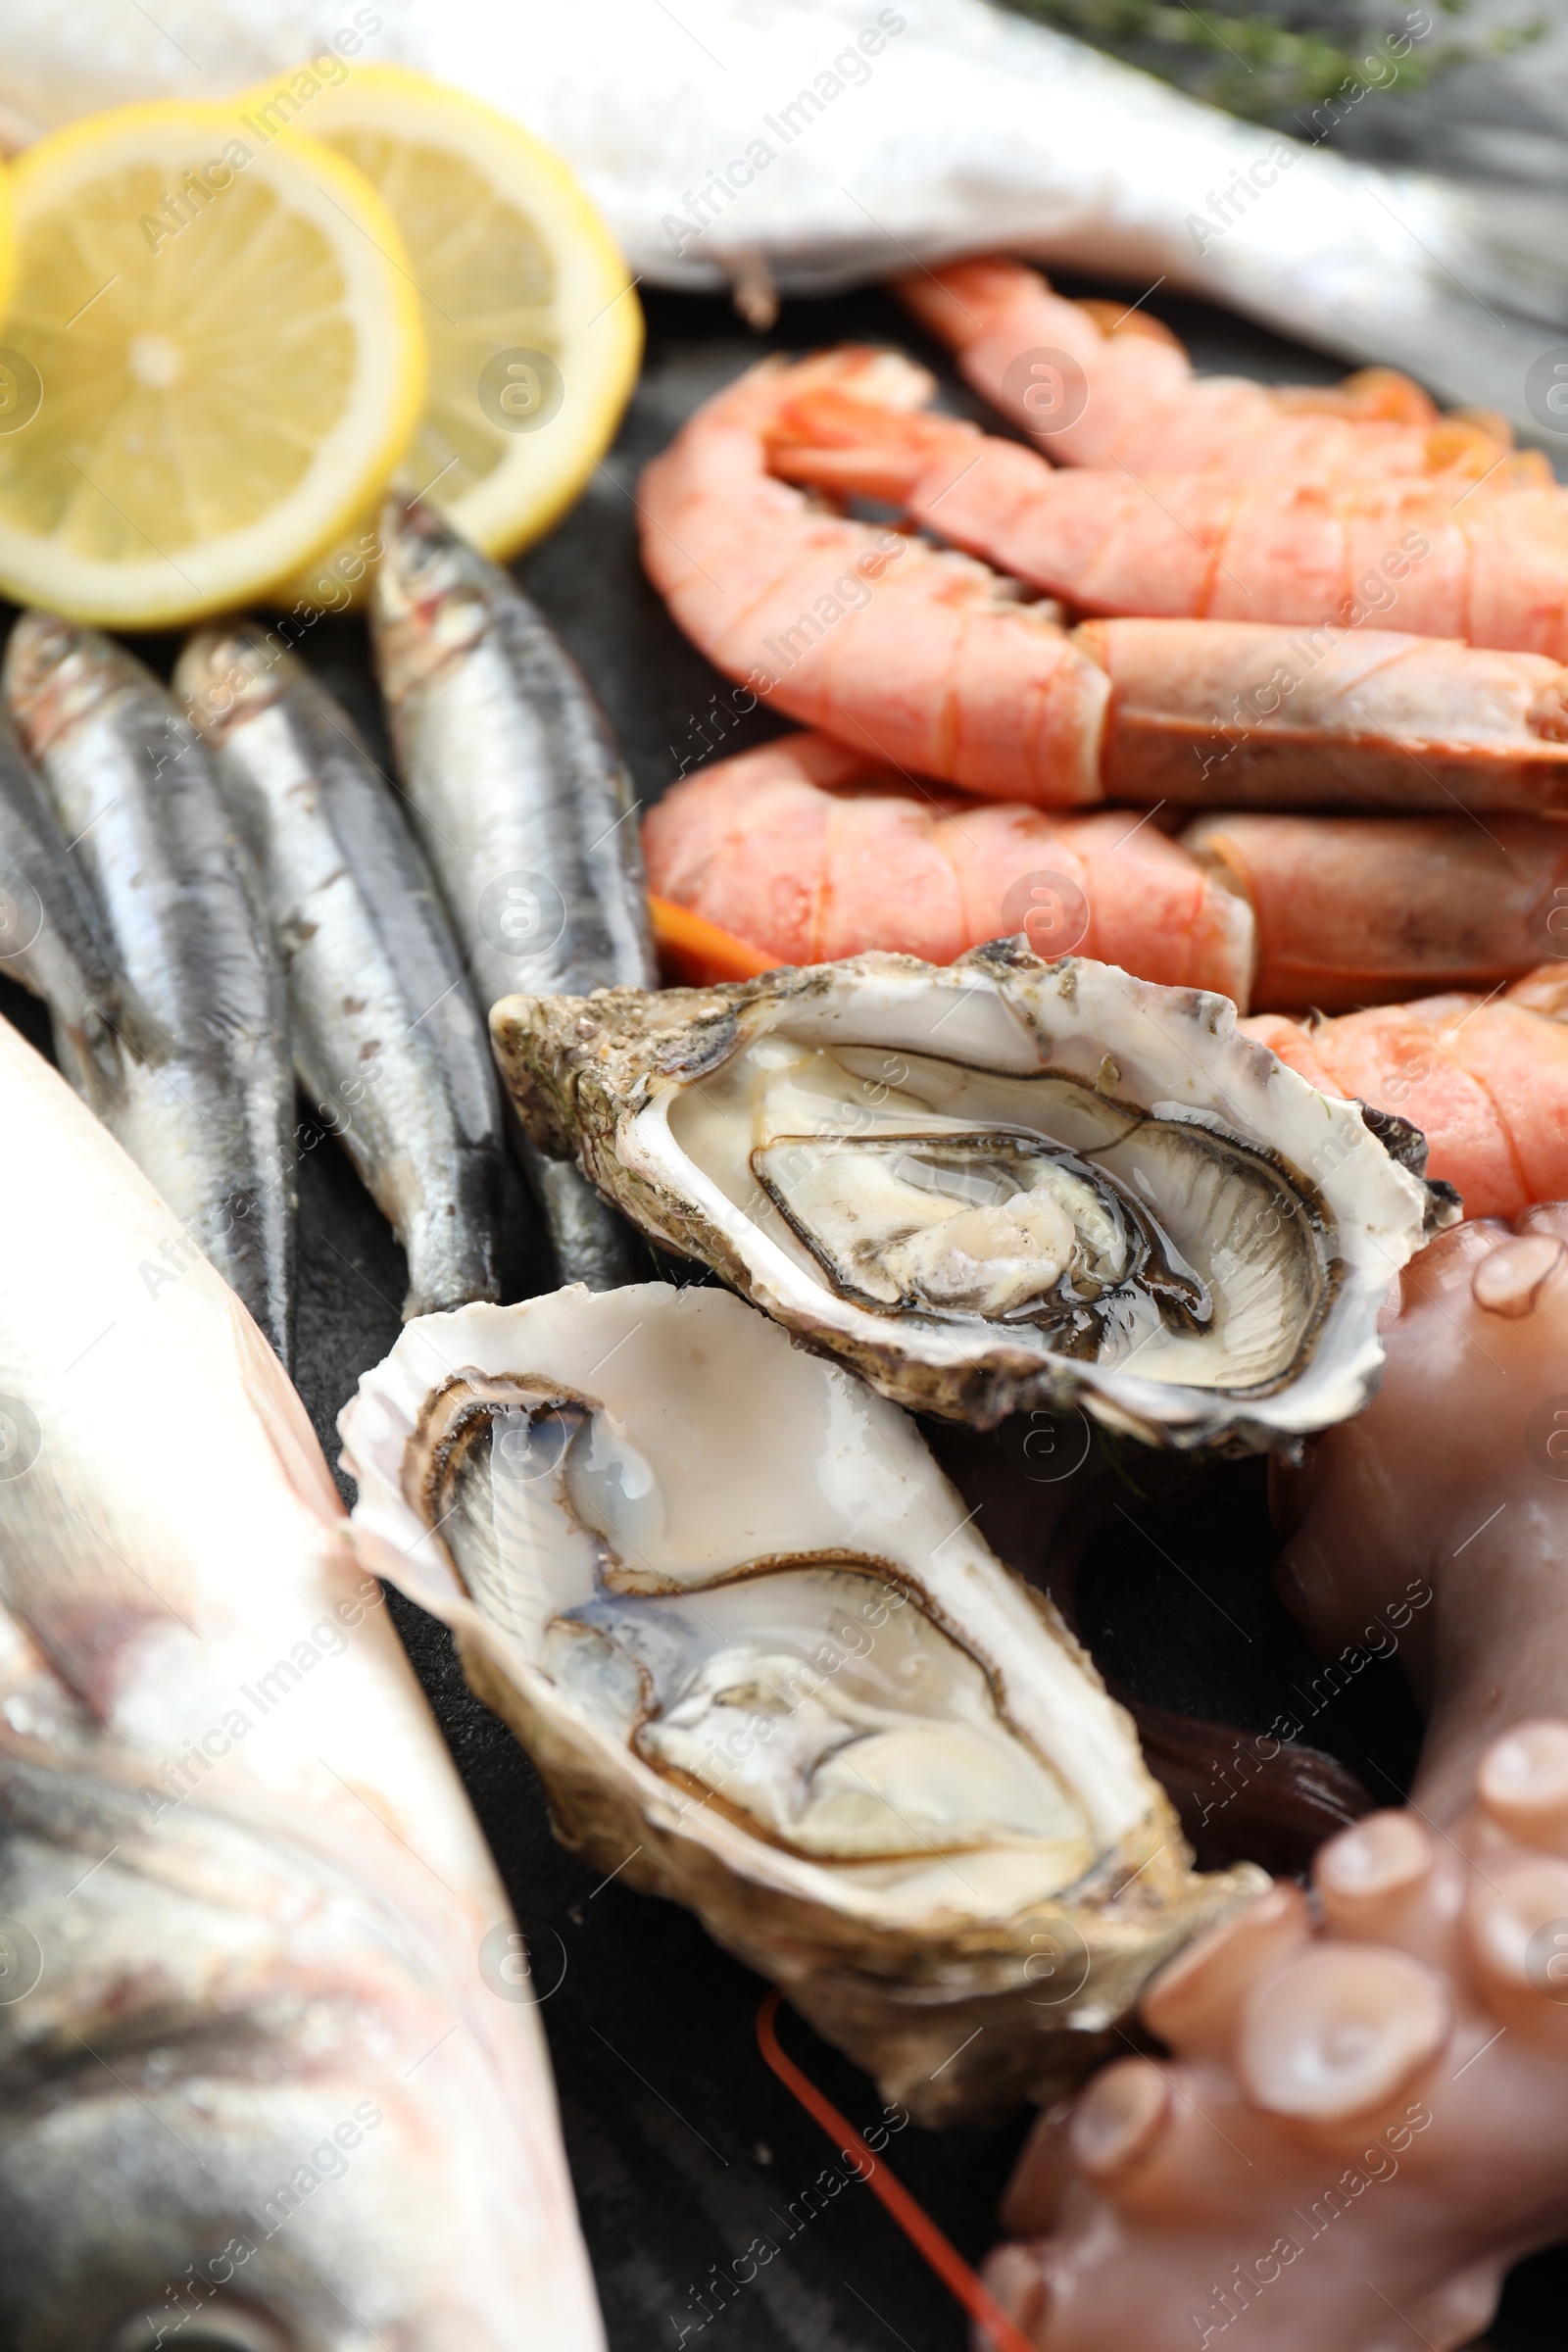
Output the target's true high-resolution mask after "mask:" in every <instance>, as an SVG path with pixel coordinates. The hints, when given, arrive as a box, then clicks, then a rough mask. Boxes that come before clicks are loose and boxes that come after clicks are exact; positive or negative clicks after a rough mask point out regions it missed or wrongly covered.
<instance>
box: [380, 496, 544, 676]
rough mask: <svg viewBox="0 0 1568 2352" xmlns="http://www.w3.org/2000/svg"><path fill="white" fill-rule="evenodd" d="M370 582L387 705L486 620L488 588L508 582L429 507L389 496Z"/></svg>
mask: <svg viewBox="0 0 1568 2352" xmlns="http://www.w3.org/2000/svg"><path fill="white" fill-rule="evenodd" d="M380 543H381V544H380V561H379V562H378V563H377V564H376V565H375V569H374V573H373V581H372V586H371V589H370V632H371V637H372V639H373V642H374V647H375V662H376V670H377V673H378V675H379V677H380V681H381V691H382V692H383V694H384V695H385V696H386V698H387V700H388V701H389V702H390V703H391V704H392V705H393V707H394V709H395V708H396V706H397V705H398V704H399V703H401V702H402V701H403V700H404V698H405V697H406V696H407V695H408V694H409V693H410V692H411V691H412V690H413V689H414V688H415V687H417V686H419V685H422V684H423V683H424V682H425V681H426V680H427V679H428V678H429V677H431V676H432V675H433V674H434V673H435V671H437V670H438V669H441V668H443V667H444V666H445V665H446V664H447V663H448V662H452V661H455V660H457V659H458V658H459V657H460V656H461V655H463V654H464V653H466V651H467V649H468V648H469V647H470V646H472V645H475V644H476V643H477V642H478V640H479V639H480V638H481V637H482V636H483V635H484V633H485V631H486V630H487V629H488V628H489V626H490V625H491V620H492V616H493V613H494V607H495V589H496V586H497V584H498V583H499V584H501V585H502V586H503V587H504V589H505V591H506V593H507V594H508V595H510V594H511V593H512V588H511V582H510V581H508V580H506V578H505V575H504V574H502V573H498V571H497V567H496V566H495V564H492V563H491V562H490V560H489V558H488V557H486V556H482V555H481V554H480V553H479V551H478V549H477V548H476V547H470V546H469V544H468V542H467V541H466V539H463V538H460V537H459V535H458V533H457V532H456V531H455V530H453V528H452V527H451V525H450V523H447V522H445V521H443V519H442V517H441V516H440V515H438V514H437V513H436V512H435V509H434V508H433V507H427V506H424V505H422V504H421V503H420V501H419V500H418V499H417V498H412V499H404V498H399V497H392V498H389V499H388V500H387V502H386V505H385V506H384V507H383V508H382V510H381V519H380Z"/></svg>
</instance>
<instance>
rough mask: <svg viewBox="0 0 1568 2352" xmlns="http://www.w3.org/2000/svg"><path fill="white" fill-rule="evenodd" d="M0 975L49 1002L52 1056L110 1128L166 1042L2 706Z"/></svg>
mask: <svg viewBox="0 0 1568 2352" xmlns="http://www.w3.org/2000/svg"><path fill="white" fill-rule="evenodd" d="M0 976H3V977H4V978H6V979H10V980H16V981H19V982H20V983H21V985H22V986H23V987H24V988H25V989H29V990H30V991H31V993H32V994H33V995H34V996H35V997H40V998H42V1000H43V1002H44V1004H45V1005H48V1007H49V1012H50V1018H51V1026H52V1028H53V1031H54V1041H55V1057H56V1059H57V1060H58V1061H59V1063H60V1066H61V1068H62V1069H63V1070H65V1072H66V1073H67V1075H68V1076H69V1077H70V1079H71V1082H72V1084H73V1086H74V1088H75V1090H76V1092H77V1094H78V1095H80V1096H81V1098H82V1100H83V1102H84V1103H86V1104H87V1105H88V1108H89V1109H90V1110H92V1112H93V1113H94V1114H95V1116H96V1117H98V1118H100V1119H102V1120H104V1121H105V1123H106V1124H108V1125H111V1126H112V1125H113V1124H114V1121H115V1118H116V1116H117V1115H118V1114H120V1113H121V1112H123V1107H124V1102H125V1096H126V1092H127V1089H128V1088H129V1087H130V1086H131V1085H132V1084H133V1083H134V1080H133V1077H132V1074H131V1070H130V1066H129V1065H130V1064H132V1063H134V1062H136V1061H147V1060H157V1059H159V1058H161V1056H162V1055H163V1054H165V1053H167V1051H168V1048H169V1040H168V1038H167V1037H166V1035H165V1033H164V1032H163V1030H162V1029H161V1028H160V1027H159V1025H158V1023H157V1022H156V1021H155V1020H154V1019H153V1018H152V1016H151V1014H150V1013H149V1012H148V1011H147V1009H146V1007H145V1006H144V1005H140V1004H139V1003H138V1002H137V1000H136V997H135V994H134V992H133V991H132V990H131V988H130V987H129V986H128V984H127V982H126V980H125V978H124V975H123V973H122V972H120V971H118V970H117V969H116V966H115V959H114V956H113V954H112V952H111V950H110V947H109V943H108V941H107V940H106V939H105V937H104V932H103V924H102V920H101V918H100V916H99V913H98V909H97V907H96V906H95V905H94V903H93V899H92V894H91V892H90V891H89V890H88V888H87V887H86V885H85V883H84V882H83V880H82V878H81V875H80V873H79V871H78V870H77V867H76V865H75V863H74V861H73V858H72V856H71V852H70V849H69V847H68V844H67V841H66V837H65V835H64V834H63V833H62V832H61V830H60V827H59V826H58V824H57V823H56V822H55V818H54V813H53V811H52V809H50V807H49V804H48V802H47V800H46V799H45V798H44V795H43V791H42V788H41V786H40V783H39V779H38V778H37V776H36V775H35V774H34V773H33V770H32V766H31V764H30V762H29V760H28V759H27V755H26V753H25V751H24V750H23V748H22V739H21V737H20V736H19V735H18V733H17V728H16V722H15V720H14V719H13V718H12V716H11V713H10V711H7V710H6V709H5V708H4V706H3V705H0Z"/></svg>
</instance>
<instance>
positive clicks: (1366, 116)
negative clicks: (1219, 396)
mask: <svg viewBox="0 0 1568 2352" xmlns="http://www.w3.org/2000/svg"><path fill="white" fill-rule="evenodd" d="M1021 4H1026V5H1027V8H1028V10H1029V12H1030V13H1029V14H1028V15H1026V14H1023V13H1019V11H1018V10H1004V9H1002V8H998V7H993V6H991V5H989V0H896V4H891V0H680V4H679V6H678V7H677V8H664V7H662V6H660V7H653V8H651V7H649V6H648V4H647V0H579V5H577V6H575V7H572V8H569V9H567V8H561V7H559V6H550V7H546V6H543V5H541V0H377V5H375V6H351V5H350V0H163V5H162V6H161V7H160V9H159V11H158V22H157V23H156V24H155V23H154V21H153V19H152V17H151V16H150V15H149V14H148V13H147V12H146V11H145V10H143V9H142V8H140V7H139V6H138V5H137V0H77V4H76V5H75V6H74V7H73V8H72V9H70V10H69V11H49V10H42V9H39V8H38V7H37V6H36V4H35V0H0V133H3V135H4V136H5V137H6V139H7V141H8V142H9V143H10V144H11V145H13V146H19V145H24V144H25V143H26V141H27V140H28V139H30V138H32V137H35V136H37V135H38V133H39V132H41V131H42V130H44V129H47V128H51V127H53V126H55V125H56V124H59V123H64V122H67V121H70V120H72V119H73V118H74V117H75V116H77V115H80V114H85V113H87V112H89V111H91V110H93V109H95V108H99V107H104V106H110V105H117V104H123V102H125V101H126V100H128V99H133V98H139V97H153V96H166V95H171V94H174V93H183V94H185V95H188V96H191V97H199V98H212V99H217V98H220V97H221V96H223V95H225V94H226V93H228V92H231V91H235V90H239V89H242V88H244V87H245V86H246V85H247V84H248V83H249V82H251V81H253V80H255V79H256V78H257V77H259V76H261V75H262V74H264V73H270V72H276V71H280V70H282V69H284V68H286V67H289V66H293V65H296V64H297V63H298V61H299V60H301V59H304V58H313V59H314V60H315V61H316V63H315V65H314V67H312V68H309V69H307V70H305V71H303V72H301V73H298V74H297V75H296V77H295V80H294V83H293V84H292V87H293V89H294V90H295V92H296V93H297V96H298V112H297V116H296V118H295V119H296V121H297V122H298V124H299V126H300V127H301V128H304V129H309V127H310V100H311V98H312V96H313V95H314V94H315V92H316V91H317V89H319V88H320V87H322V86H325V85H326V83H328V82H333V81H337V80H340V79H341V78H342V77H343V76H344V75H345V74H346V73H352V71H353V69H354V64H355V61H356V60H357V59H365V60H370V59H374V60H378V61H383V62H387V61H391V62H403V63H406V64H409V65H414V66H418V67H420V68H422V69H423V70H424V71H425V72H427V73H433V74H436V75H438V76H440V77H441V78H443V79H445V80H448V81H451V82H453V83H455V84H456V85H458V86H459V87H463V88H467V89H469V90H471V91H472V92H473V93H474V94H475V95H477V96H480V97H482V98H484V99H486V100H488V101H489V102H490V103H491V104H493V105H497V106H499V107H501V108H502V109H504V110H505V111H507V112H509V113H511V114H513V115H514V116H515V117H516V119H517V120H519V121H520V122H522V123H524V124H525V125H526V126H527V127H528V128H529V129H531V130H533V131H535V132H536V133H538V134H539V135H540V136H541V137H543V138H545V139H546V140H548V141H549V142H550V143H551V144H552V145H553V146H555V147H557V148H559V149H560V151H561V152H562V153H563V154H564V156H565V157H566V159H567V160H568V162H569V163H571V164H572V165H573V166H574V168H575V169H576V171H577V172H578V173H579V174H580V175H581V177H582V179H583V181H584V182H585V184H586V186H587V188H588V191H589V193H590V194H591V195H592V196H593V197H594V198H595V200H596V201H597V202H598V204H599V205H600V206H601V208H602V209H603V211H604V213H605V214H606V216H607V218H608V219H609V221H610V222H611V225H612V226H613V229H614V230H615V232H616V234H617V235H618V237H619V239H620V241H621V244H622V246H623V248H624V250H625V252H626V254H627V257H628V259H629V260H630V262H631V265H632V268H633V270H635V271H636V272H637V273H638V274H639V275H640V276H641V277H643V278H644V279H646V280H647V281H648V282H650V283H652V284H655V285H664V286H680V287H685V288H687V289H689V290H691V291H694V292H695V291H709V292H711V291H714V290H717V289H721V288H723V287H724V286H725V285H729V286H732V287H733V288H734V289H735V290H736V293H737V298H738V299H739V301H740V302H741V305H742V308H743V309H745V310H746V311H747V312H748V315H749V316H751V317H752V318H753V319H755V320H757V321H759V322H760V321H762V320H765V319H766V318H767V317H768V316H769V315H770V312H771V309H772V307H773V306H774V304H775V303H776V301H777V298H778V297H779V296H780V295H787V294H809V293H821V292H827V291H830V290H833V289H837V288H841V287H845V286H850V285H854V284H857V283H858V282H861V281H864V280H867V279H872V278H877V277H881V276H888V275H893V274H896V273H898V272H901V271H905V270H908V268H909V267H910V265H911V262H926V263H929V262H932V261H935V260H938V259H945V258H951V257H952V256H954V255H956V254H959V253H964V252H975V251H981V250H985V249H987V248H992V247H996V248H1007V249H1010V250H1012V251H1015V252H1019V253H1022V254H1026V255H1028V256H1031V257H1033V258H1036V259H1039V260H1041V261H1043V262H1045V263H1046V264H1047V265H1048V266H1049V265H1052V264H1055V265H1057V266H1061V267H1072V268H1075V269H1079V270H1091V271H1095V272H1100V273H1110V274H1112V275H1114V276H1117V277H1119V278H1123V279H1126V280H1128V281H1133V282H1136V284H1137V285H1138V286H1139V287H1140V289H1141V288H1144V287H1148V286H1151V285H1152V284H1153V283H1155V282H1156V281H1158V282H1164V283H1166V284H1168V285H1169V286H1171V287H1172V288H1187V289H1190V290H1192V291H1195V292H1198V293H1201V294H1202V295H1205V296H1207V297H1209V298H1210V299H1212V300H1215V301H1218V302H1221V303H1226V304H1230V305H1232V306H1233V307H1235V308H1236V309H1238V310H1241V311H1243V312H1245V313H1248V314H1249V315H1250V316H1251V317H1253V318H1255V319H1262V320H1264V321H1266V322H1268V323H1269V324H1271V325H1274V326H1276V327H1279V328H1281V329H1284V330H1285V331H1287V332H1289V333H1291V334H1292V335H1294V336H1296V337H1298V338H1305V339H1308V340H1311V341H1314V342H1316V343H1318V344H1320V345H1322V346H1323V348H1325V349H1326V350H1330V351H1334V352H1337V353H1340V354H1343V355H1345V356H1346V357H1348V358H1351V359H1356V360H1363V361H1374V360H1375V361H1382V362H1388V363H1392V364H1394V365H1396V366H1398V367H1402V368H1406V369H1408V370H1409V371H1410V372H1411V373H1412V374H1414V375H1416V376H1418V377H1420V378H1421V379H1422V380H1423V381H1424V382H1426V383H1427V384H1429V385H1430V386H1431V387H1432V388H1433V389H1434V390H1435V391H1437V392H1439V393H1440V394H1442V395H1443V396H1444V397H1445V398H1446V399H1448V400H1450V401H1457V402H1465V403H1472V404H1483V405H1486V406H1488V407H1491V408H1494V409H1496V410H1498V411H1500V412H1501V413H1503V414H1504V415H1506V416H1507V417H1509V418H1510V419H1511V420H1512V421H1513V422H1515V423H1516V424H1518V425H1520V426H1522V427H1524V428H1525V429H1526V430H1527V431H1536V430H1539V429H1540V427H1541V425H1542V424H1543V422H1544V421H1545V420H1544V418H1543V417H1542V415H1541V413H1540V407H1539V403H1537V404H1536V405H1535V406H1534V407H1533V406H1532V404H1531V402H1530V400H1529V397H1528V392H1527V382H1528V379H1529V376H1530V371H1531V368H1533V367H1534V366H1536V364H1537V363H1538V362H1539V361H1540V360H1541V359H1542V358H1543V356H1544V354H1545V353H1546V352H1547V351H1548V350H1549V349H1550V348H1551V346H1552V344H1553V341H1554V339H1555V338H1554V330H1556V331H1557V332H1560V331H1562V330H1565V329H1568V243H1565V241H1564V239H1563V238H1562V235H1561V226H1562V204H1561V197H1560V193H1559V191H1560V190H1561V189H1562V188H1563V187H1564V185H1565V184H1568V129H1565V124H1568V106H1565V103H1564V101H1565V98H1568V25H1562V24H1560V23H1559V24H1556V25H1548V26H1546V27H1545V28H1543V27H1542V26H1541V25H1539V24H1538V23H1537V22H1536V20H1535V17H1534V16H1533V14H1531V13H1529V12H1528V11H1527V10H1526V9H1525V8H1524V7H1523V6H1520V5H1516V4H1515V0H1473V4H1472V5H1471V6H1470V7H1469V8H1467V9H1465V10H1463V11H1462V12H1460V13H1458V14H1457V15H1456V14H1455V13H1454V11H1453V10H1452V9H1451V8H1445V7H1444V6H1443V5H1442V0H1431V5H1430V6H1423V5H1411V6H1402V5H1400V6H1396V7H1392V8H1391V7H1385V6H1382V5H1372V6H1358V5H1354V4H1353V0H1346V5H1344V6H1343V7H1340V8H1334V7H1332V6H1331V5H1328V4H1327V0H1319V4H1318V5H1317V7H1316V8H1315V9H1313V8H1310V7H1307V8H1300V7H1299V8H1295V9H1293V8H1291V7H1290V5H1289V0H1282V4H1281V7H1280V8H1279V10H1277V11H1261V12H1260V11H1256V10H1246V11H1242V10H1241V9H1240V7H1239V0H1224V4H1223V5H1216V6H1215V7H1213V8H1210V9H1206V10H1198V9H1182V8H1175V7H1166V6H1157V5H1154V4H1153V0H1021ZM1048 17H1049V18H1051V19H1054V20H1055V22H1053V23H1048V22H1046V21H1044V20H1045V19H1047V18H1048ZM1189 20H1190V22H1188V21H1189ZM1062 21H1066V22H1068V23H1070V24H1072V25H1075V26H1077V27H1078V28H1079V29H1081V30H1085V31H1093V32H1095V33H1096V34H1097V37H1100V38H1102V39H1111V40H1114V41H1115V42H1116V43H1117V44H1118V45H1119V46H1120V47H1121V48H1123V49H1124V50H1126V51H1127V52H1128V53H1130V54H1132V55H1135V56H1137V57H1140V58H1141V59H1143V60H1144V61H1145V62H1152V63H1158V64H1160V65H1161V66H1162V67H1163V68H1164V69H1165V70H1166V71H1167V72H1180V73H1181V74H1182V75H1183V77H1184V78H1185V79H1186V80H1188V81H1189V82H1191V83H1193V84H1194V85H1195V86H1199V87H1202V88H1204V89H1206V90H1209V91H1211V92H1215V93H1218V94H1221V95H1223V96H1224V97H1225V98H1226V100H1227V101H1228V103H1229V104H1230V105H1231V106H1236V105H1237V104H1239V103H1243V104H1247V105H1248V106H1249V111H1250V112H1251V113H1253V114H1254V115H1258V116H1261V117H1262V118H1263V119H1262V120H1253V121H1247V120H1243V119H1242V118H1241V117H1240V116H1238V115H1236V114H1233V113H1225V112H1222V111H1220V110H1219V108H1217V107H1215V106H1213V105H1210V104H1207V103H1205V101H1204V100H1203V99H1201V98H1198V97H1193V96H1190V95H1188V93H1187V91H1186V90H1185V89H1177V88H1175V87H1172V86H1171V84H1170V82H1169V81H1167V80H1160V79H1158V78H1156V77H1155V76H1154V74H1152V73H1148V72H1145V71H1142V70H1141V69H1140V67H1139V66H1137V65H1130V64H1128V63H1126V62H1124V59H1123V58H1122V57H1120V56H1113V55H1109V54H1106V53H1105V51H1104V50H1103V49H1102V48H1096V47H1092V46H1090V45H1089V44H1088V43H1087V42H1086V41H1082V40H1079V39H1075V38H1073V37H1071V36H1070V35H1069V34H1068V33H1065V32H1063V31H1062V30H1060V29H1059V28H1058V26H1059V24H1060V23H1061V22H1062ZM1325 26H1327V27H1328V29H1324V27H1325ZM1195 27H1196V29H1195ZM1287 126H1288V127H1287ZM1455 166H1457V167H1459V168H1461V169H1462V170H1464V171H1467V172H1482V173H1486V174H1488V175H1489V178H1488V179H1487V181H1485V182H1478V181H1477V180H1475V179H1470V180H1468V181H1461V180H1457V179H1454V178H1450V177H1446V176H1441V175H1440V172H1439V169H1438V168H1439V167H1441V171H1442V172H1444V173H1446V172H1449V171H1451V170H1452V169H1453V168H1454V167H1455Z"/></svg>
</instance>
